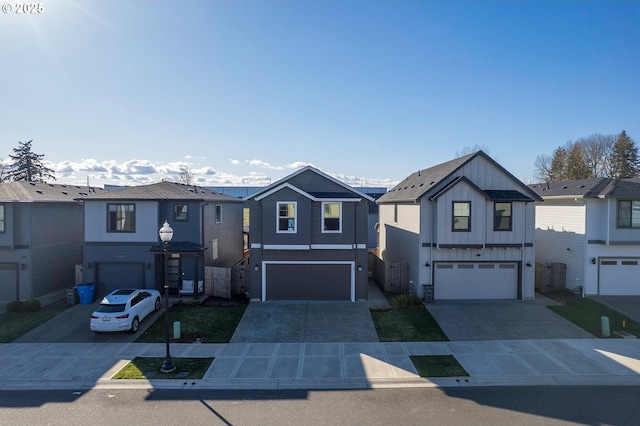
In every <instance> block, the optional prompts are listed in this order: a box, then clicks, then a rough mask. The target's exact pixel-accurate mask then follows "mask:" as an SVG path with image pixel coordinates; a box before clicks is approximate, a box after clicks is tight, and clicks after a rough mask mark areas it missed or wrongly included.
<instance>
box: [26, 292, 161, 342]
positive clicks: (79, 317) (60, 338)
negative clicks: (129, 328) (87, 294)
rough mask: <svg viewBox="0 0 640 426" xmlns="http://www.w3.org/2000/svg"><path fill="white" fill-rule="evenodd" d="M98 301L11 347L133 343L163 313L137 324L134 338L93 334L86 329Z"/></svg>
mask: <svg viewBox="0 0 640 426" xmlns="http://www.w3.org/2000/svg"><path fill="white" fill-rule="evenodd" d="M99 304H100V302H99V301H97V302H93V303H91V304H89V305H80V304H78V305H74V306H71V307H69V308H68V309H66V310H65V311H63V312H61V313H60V314H59V315H57V316H55V317H54V318H52V319H50V320H49V321H47V322H46V323H44V324H42V325H40V326H39V327H37V328H35V329H33V330H31V331H30V332H28V333H26V334H24V335H22V336H21V337H19V338H17V339H16V340H14V343H132V342H133V341H135V340H136V339H137V338H138V336H140V334H141V333H143V332H144V331H145V330H146V329H147V328H148V327H149V326H150V325H151V324H153V323H154V322H155V320H156V319H157V318H158V317H159V316H160V315H162V314H163V313H164V309H160V310H159V311H158V312H152V313H151V314H149V316H147V317H146V318H145V319H144V321H142V322H141V323H140V328H139V329H138V332H137V333H135V334H131V333H127V332H117V333H94V332H93V331H91V330H90V329H89V320H90V318H91V313H92V312H93V311H95V310H96V308H97V307H98V305H99Z"/></svg>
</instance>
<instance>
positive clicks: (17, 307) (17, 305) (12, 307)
mask: <svg viewBox="0 0 640 426" xmlns="http://www.w3.org/2000/svg"><path fill="white" fill-rule="evenodd" d="M5 311H6V312H7V313H14V312H22V302H21V301H19V300H14V301H13V302H9V303H7V307H6V308H5Z"/></svg>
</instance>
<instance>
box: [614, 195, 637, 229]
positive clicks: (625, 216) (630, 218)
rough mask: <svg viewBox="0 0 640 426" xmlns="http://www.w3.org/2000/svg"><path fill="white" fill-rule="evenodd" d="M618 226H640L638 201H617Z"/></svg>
mask: <svg viewBox="0 0 640 426" xmlns="http://www.w3.org/2000/svg"><path fill="white" fill-rule="evenodd" d="M618 228H640V201H632V200H619V201H618Z"/></svg>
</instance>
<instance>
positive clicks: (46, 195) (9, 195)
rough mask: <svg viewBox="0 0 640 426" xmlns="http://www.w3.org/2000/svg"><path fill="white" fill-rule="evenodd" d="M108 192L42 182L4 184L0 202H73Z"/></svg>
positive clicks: (1, 187)
mask: <svg viewBox="0 0 640 426" xmlns="http://www.w3.org/2000/svg"><path fill="white" fill-rule="evenodd" d="M104 192H107V191H105V190H104V189H102V188H94V187H92V186H91V187H90V186H76V185H60V184H52V183H42V182H4V183H2V184H0V202H5V203H6V202H14V203H33V202H64V201H67V202H71V203H74V202H75V200H76V199H77V198H78V197H83V196H85V195H89V194H100V193H104Z"/></svg>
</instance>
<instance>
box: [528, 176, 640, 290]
mask: <svg viewBox="0 0 640 426" xmlns="http://www.w3.org/2000/svg"><path fill="white" fill-rule="evenodd" d="M529 187H530V188H531V189H533V190H534V191H536V193H537V194H538V195H539V196H541V197H542V198H543V199H544V202H542V203H537V205H536V262H538V263H539V264H544V265H548V264H550V263H553V262H561V263H563V264H566V282H565V288H567V289H569V290H575V291H580V287H581V288H582V291H583V292H584V294H585V295H608V296H619V295H636V296H637V295H640V180H639V179H622V180H615V179H608V178H592V179H582V180H572V181H563V182H548V183H542V184H535V185H529Z"/></svg>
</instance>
